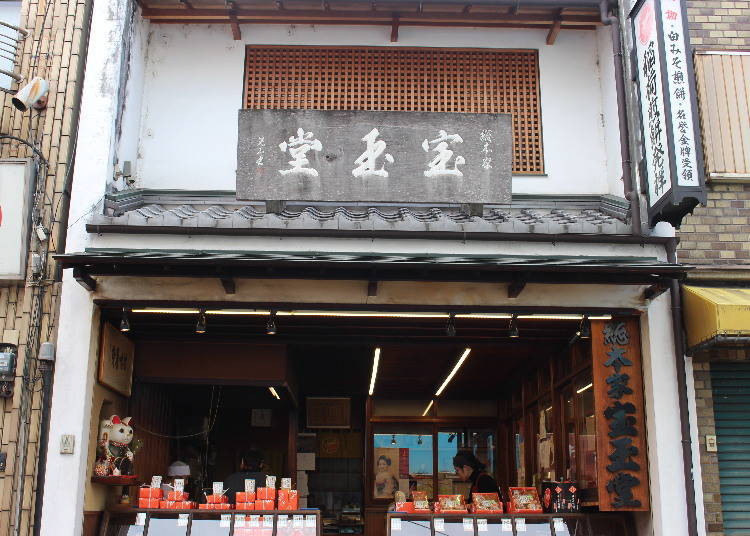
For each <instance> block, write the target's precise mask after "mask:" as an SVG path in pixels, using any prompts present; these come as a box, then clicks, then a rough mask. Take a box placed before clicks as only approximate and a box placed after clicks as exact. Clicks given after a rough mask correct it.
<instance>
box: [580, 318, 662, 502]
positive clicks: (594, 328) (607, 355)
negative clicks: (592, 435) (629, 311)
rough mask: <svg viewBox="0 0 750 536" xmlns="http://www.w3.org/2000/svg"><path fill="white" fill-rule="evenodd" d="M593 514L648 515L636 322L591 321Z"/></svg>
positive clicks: (638, 335) (637, 328)
mask: <svg viewBox="0 0 750 536" xmlns="http://www.w3.org/2000/svg"><path fill="white" fill-rule="evenodd" d="M591 345H592V355H593V380H594V387H593V388H594V404H595V409H596V454H597V456H596V459H597V462H596V463H597V474H598V489H599V510H602V511H646V510H648V509H649V489H648V459H647V456H646V422H645V419H644V414H643V411H644V407H643V371H642V366H641V340H640V328H639V325H638V320H637V319H636V318H634V317H630V318H613V319H612V320H592V321H591Z"/></svg>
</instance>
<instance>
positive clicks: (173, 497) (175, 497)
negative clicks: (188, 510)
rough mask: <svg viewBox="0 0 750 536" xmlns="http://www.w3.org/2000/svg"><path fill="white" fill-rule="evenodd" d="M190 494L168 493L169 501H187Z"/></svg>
mask: <svg viewBox="0 0 750 536" xmlns="http://www.w3.org/2000/svg"><path fill="white" fill-rule="evenodd" d="M189 496H190V494H188V493H187V492H184V491H169V492H167V500H168V501H187V500H188V498H189Z"/></svg>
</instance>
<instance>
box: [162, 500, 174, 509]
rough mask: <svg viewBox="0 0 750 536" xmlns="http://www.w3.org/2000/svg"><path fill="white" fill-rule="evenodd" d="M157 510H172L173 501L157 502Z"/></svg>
mask: <svg viewBox="0 0 750 536" xmlns="http://www.w3.org/2000/svg"><path fill="white" fill-rule="evenodd" d="M159 508H161V509H162V510H174V501H159Z"/></svg>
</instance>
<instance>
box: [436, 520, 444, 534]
mask: <svg viewBox="0 0 750 536" xmlns="http://www.w3.org/2000/svg"><path fill="white" fill-rule="evenodd" d="M435 532H445V519H443V518H442V517H436V518H435Z"/></svg>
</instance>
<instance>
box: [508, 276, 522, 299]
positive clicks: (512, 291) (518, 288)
mask: <svg viewBox="0 0 750 536" xmlns="http://www.w3.org/2000/svg"><path fill="white" fill-rule="evenodd" d="M524 287H526V281H523V280H517V281H513V282H511V283H510V284H508V298H511V299H515V298H518V296H520V295H521V292H523V289H524Z"/></svg>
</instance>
